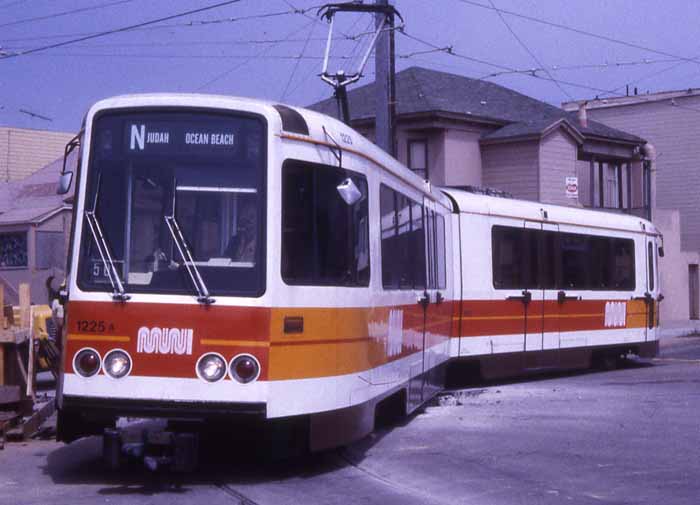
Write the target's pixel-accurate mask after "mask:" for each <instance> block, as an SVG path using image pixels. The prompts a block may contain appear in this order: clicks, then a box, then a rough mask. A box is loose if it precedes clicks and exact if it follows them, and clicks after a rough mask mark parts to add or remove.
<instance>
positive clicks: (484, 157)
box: [481, 140, 540, 201]
mask: <svg viewBox="0 0 700 505" xmlns="http://www.w3.org/2000/svg"><path fill="white" fill-rule="evenodd" d="M539 154H540V148H539V141H537V140H534V141H530V142H513V143H507V144H506V143H503V144H487V145H482V146H481V163H482V167H483V171H482V174H481V180H482V181H483V185H484V186H486V187H489V188H494V189H500V190H503V191H508V192H509V193H512V195H513V196H514V197H516V198H521V199H523V200H534V201H537V200H539V197H540V184H539V167H538V165H539Z"/></svg>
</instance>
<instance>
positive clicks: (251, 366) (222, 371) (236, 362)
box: [196, 353, 260, 384]
mask: <svg viewBox="0 0 700 505" xmlns="http://www.w3.org/2000/svg"><path fill="white" fill-rule="evenodd" d="M196 368H197V376H198V377H200V378H201V379H204V380H205V381H207V382H218V381H220V380H221V379H223V378H224V376H225V375H226V371H227V370H228V373H229V376H230V377H231V378H232V379H233V380H235V381H237V382H240V383H241V384H248V383H249V382H253V381H254V380H255V379H257V378H258V377H259V376H260V363H258V360H257V359H255V357H254V356H251V355H250V354H239V355H238V356H236V357H234V358H233V359H232V360H231V362H230V363H229V364H228V366H226V360H225V359H224V357H223V356H222V355H221V354H216V353H209V354H205V355H204V356H202V357H201V358H199V360H198V361H197V367H196Z"/></svg>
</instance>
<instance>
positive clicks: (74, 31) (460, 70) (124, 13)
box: [0, 0, 700, 132]
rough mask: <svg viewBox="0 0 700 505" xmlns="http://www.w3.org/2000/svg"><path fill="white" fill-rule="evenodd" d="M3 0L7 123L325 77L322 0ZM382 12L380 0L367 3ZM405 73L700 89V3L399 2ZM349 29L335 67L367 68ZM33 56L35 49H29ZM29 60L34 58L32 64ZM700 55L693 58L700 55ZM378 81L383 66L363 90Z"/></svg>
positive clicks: (305, 94) (400, 59)
mask: <svg viewBox="0 0 700 505" xmlns="http://www.w3.org/2000/svg"><path fill="white" fill-rule="evenodd" d="M223 1H224V0H0V125H2V126H13V127H19V128H35V129H46V130H57V131H67V132H75V131H77V130H78V129H79V128H80V123H81V121H82V117H83V116H84V114H85V112H86V111H87V109H88V108H89V107H90V105H91V104H93V103H94V102H96V101H97V100H100V99H102V98H105V97H109V96H115V95H121V94H128V93H141V92H193V93H214V94H228V95H237V96H248V97H255V98H263V99H268V100H275V101H281V102H284V103H289V104H292V105H299V106H304V105H309V104H311V103H314V102H317V101H319V100H321V99H324V98H328V97H329V96H331V92H332V90H331V88H330V87H329V86H328V85H327V84H324V83H323V82H322V81H321V80H320V78H319V77H318V74H319V73H320V71H321V64H322V57H323V52H324V48H325V42H326V41H325V39H326V37H327V34H328V24H327V23H326V22H325V21H324V20H321V19H319V18H318V17H317V16H316V12H317V10H318V7H319V6H320V4H321V2H320V1H319V0H239V1H234V2H232V3H229V4H228V5H224V6H220V7H216V8H212V9H208V10H202V11H201V12H197V13H192V14H189V15H184V16H179V17H173V18H172V19H170V20H166V21H162V22H158V23H152V24H147V25H146V26H142V27H141V28H135V29H128V30H122V31H118V32H116V33H112V34H108V35H104V36H99V37H94V38H91V39H89V40H84V41H78V42H73V43H70V44H66V45H63V46H61V47H55V48H47V49H42V48H44V47H46V46H50V45H55V44H57V43H63V42H70V41H73V40H75V39H78V38H81V37H87V36H91V35H94V34H100V33H103V32H108V31H114V30H120V29H124V28H127V27H130V26H133V25H137V24H141V23H146V22H151V21H153V20H157V19H161V18H165V17H169V16H176V15H179V14H181V13H184V12H188V11H193V10H197V9H205V8H207V7H209V6H212V5H214V4H217V3H222V2H223ZM365 1H366V2H368V3H370V2H371V0H365ZM392 3H393V4H394V5H395V7H396V8H397V9H398V11H399V12H400V13H401V14H402V16H403V18H404V22H405V23H404V25H403V28H402V31H396V32H395V37H396V67H397V71H399V70H401V69H403V68H407V67H410V66H422V67H426V68H432V69H435V70H442V71H445V72H450V73H454V74H459V75H464V76H467V77H472V78H482V79H487V80H489V81H491V82H495V83H497V84H500V85H503V86H507V87H509V88H512V89H514V90H517V91H519V92H521V93H524V94H527V95H530V96H532V97H535V98H537V99H540V100H543V101H546V102H549V103H551V104H554V105H560V104H561V102H563V101H567V100H572V99H583V98H592V97H595V96H600V97H605V96H619V95H621V94H625V93H626V87H627V86H629V89H630V92H631V93H632V92H634V88H635V87H636V88H637V89H638V92H639V93H647V92H656V91H664V90H678V89H687V88H693V87H700V40H697V37H696V34H697V26H698V20H700V2H697V1H694V0H685V1H681V0H666V1H663V2H662V1H658V0H657V1H652V0H392ZM372 23H373V21H372V20H371V19H370V17H369V16H368V15H358V14H341V15H339V17H338V18H337V21H336V31H335V34H334V35H335V38H334V40H333V45H332V49H331V55H332V59H331V61H330V64H329V70H331V71H335V70H337V69H344V70H346V71H347V72H351V71H354V70H356V69H357V64H358V61H359V58H360V57H361V55H362V53H363V51H364V50H365V48H366V47H367V44H368V42H369V40H368V38H369V36H368V35H367V33H368V32H369V31H370V30H371V27H372V26H373V24H372ZM28 51H32V52H30V53H27V52H28ZM25 53H27V54H25ZM696 57H697V58H698V59H697V60H694V58H696ZM373 79H374V63H373V60H370V62H369V64H368V65H367V67H366V69H365V76H364V77H363V79H361V80H360V82H358V83H357V84H356V85H355V86H359V85H362V84H366V83H369V82H371V81H372V80H373Z"/></svg>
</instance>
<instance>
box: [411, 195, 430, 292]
mask: <svg viewBox="0 0 700 505" xmlns="http://www.w3.org/2000/svg"><path fill="white" fill-rule="evenodd" d="M424 214H425V209H423V205H421V204H420V203H416V202H411V240H410V243H411V245H412V247H410V249H409V250H410V254H411V263H412V267H411V271H412V274H413V288H414V289H419V288H420V289H424V288H425V286H426V279H425V262H426V257H425V232H424V231H423V227H424V221H425V217H424Z"/></svg>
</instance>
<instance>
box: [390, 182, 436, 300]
mask: <svg viewBox="0 0 700 505" xmlns="http://www.w3.org/2000/svg"><path fill="white" fill-rule="evenodd" d="M379 208H380V213H381V230H382V245H381V254H382V285H383V286H384V287H385V288H390V289H416V288H423V287H425V236H424V233H423V206H422V205H420V204H417V203H415V202H413V201H412V200H411V199H409V198H408V197H406V196H405V195H402V194H401V193H398V192H396V191H394V190H393V189H391V188H389V187H387V186H385V185H382V186H381V188H380V196H379Z"/></svg>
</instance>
